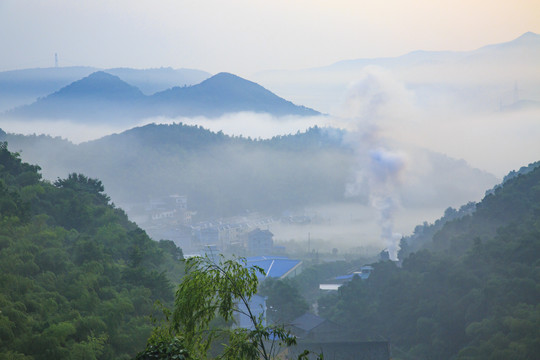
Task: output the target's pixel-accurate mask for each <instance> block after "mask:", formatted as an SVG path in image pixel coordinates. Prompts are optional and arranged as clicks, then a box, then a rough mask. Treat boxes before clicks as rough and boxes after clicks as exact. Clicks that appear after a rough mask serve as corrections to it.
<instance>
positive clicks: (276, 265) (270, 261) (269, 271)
mask: <svg viewBox="0 0 540 360" xmlns="http://www.w3.org/2000/svg"><path fill="white" fill-rule="evenodd" d="M246 261H247V266H250V267H251V266H255V265H256V266H259V267H260V268H262V269H263V270H264V272H265V273H266V277H265V276H263V275H259V276H258V277H259V280H263V279H264V278H278V279H280V278H282V277H284V276H285V275H287V273H289V272H290V271H291V270H293V269H294V268H295V267H297V266H298V265H300V264H301V263H302V261H300V260H293V259H289V258H288V257H286V256H254V257H249V258H247V259H246Z"/></svg>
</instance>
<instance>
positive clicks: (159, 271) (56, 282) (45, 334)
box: [0, 143, 183, 360]
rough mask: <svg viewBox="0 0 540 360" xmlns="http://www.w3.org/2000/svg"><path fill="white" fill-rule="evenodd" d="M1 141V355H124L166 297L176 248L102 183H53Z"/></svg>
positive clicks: (141, 340) (80, 179) (177, 270)
mask: <svg viewBox="0 0 540 360" xmlns="http://www.w3.org/2000/svg"><path fill="white" fill-rule="evenodd" d="M39 170H40V168H39V167H38V166H35V165H29V164H26V163H23V162H22V161H21V159H20V158H19V155H18V154H16V153H11V152H10V151H8V149H7V144H6V143H0V359H21V360H23V359H24V360H30V359H36V360H38V359H55V360H58V359H88V360H91V359H98V358H99V359H129V358H132V357H133V356H134V355H135V354H136V353H137V352H138V351H140V350H141V349H142V348H144V346H145V343H146V339H147V338H148V336H149V334H150V332H151V329H152V324H151V323H150V320H149V315H152V314H160V312H159V311H156V310H155V307H154V302H155V301H156V300H159V301H161V302H163V303H168V302H171V301H172V299H173V284H172V282H171V279H174V280H175V281H179V280H180V277H181V276H182V271H183V270H182V265H181V262H180V261H178V260H179V259H181V258H182V252H181V250H180V249H178V248H177V247H176V246H175V245H174V243H172V242H170V241H160V242H155V241H152V240H151V239H150V238H149V237H148V236H147V235H146V233H145V232H144V231H142V230H141V229H140V228H138V227H137V226H136V225H135V224H134V223H132V222H130V221H129V220H128V218H127V216H126V215H125V213H124V212H123V211H122V210H121V209H118V208H116V207H115V206H114V205H113V204H111V203H110V200H109V198H108V197H107V195H105V194H104V192H103V190H104V188H103V185H102V183H101V182H100V181H99V180H95V179H92V178H88V177H86V176H84V175H80V174H71V175H69V176H68V177H67V178H65V179H58V180H57V181H56V182H54V183H50V182H46V181H42V180H41V175H40V173H39Z"/></svg>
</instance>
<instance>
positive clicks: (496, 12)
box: [0, 0, 540, 76]
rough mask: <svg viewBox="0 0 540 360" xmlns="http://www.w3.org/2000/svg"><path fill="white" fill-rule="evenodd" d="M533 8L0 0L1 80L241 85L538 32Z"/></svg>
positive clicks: (422, 1)
mask: <svg viewBox="0 0 540 360" xmlns="http://www.w3.org/2000/svg"><path fill="white" fill-rule="evenodd" d="M539 15H540V2H539V1H538V0H513V1H508V0H468V1H462V0H437V1H434V0H416V1H404V0H385V1H373V0H370V1H364V0H355V1H346V0H332V1H324V0H228V1H223V0H152V1H147V0H107V1H105V0H92V1H89V0H80V1H73V0H47V1H39V0H0V48H1V49H2V56H0V71H5V70H13V69H21V68H34V67H51V66H54V64H55V62H54V56H55V53H56V54H58V62H59V65H60V66H76V65H86V66H95V67H101V68H110V67H133V68H156V67H162V66H163V67H168V66H171V67H174V68H194V69H200V70H205V71H208V72H210V73H218V72H221V71H227V72H232V73H235V74H238V75H240V76H249V75H250V74H253V73H256V72H258V71H263V70H269V69H300V68H311V67H318V66H324V65H329V64H331V63H334V62H337V61H340V60H344V59H355V58H373V57H386V56H398V55H402V54H405V53H407V52H410V51H414V50H419V49H421V50H473V49H476V48H479V47H481V46H483V45H486V44H491V43H500V42H504V41H509V40H512V39H514V38H516V37H518V36H520V35H521V34H523V33H525V32H527V31H532V32H536V33H540V21H538V19H539Z"/></svg>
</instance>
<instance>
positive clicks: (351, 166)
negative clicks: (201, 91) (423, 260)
mask: <svg viewBox="0 0 540 360" xmlns="http://www.w3.org/2000/svg"><path fill="white" fill-rule="evenodd" d="M346 138H347V133H346V132H344V131H342V130H337V129H331V128H319V127H316V128H312V129H310V130H308V131H306V132H305V133H297V134H295V135H288V136H278V137H274V138H272V139H269V140H252V139H247V138H240V137H230V136H227V135H224V134H223V133H221V132H218V133H216V132H210V131H208V130H205V129H203V128H201V127H197V126H186V125H183V124H172V125H156V124H150V125H146V126H143V127H136V128H133V129H130V130H128V131H125V132H122V133H120V134H114V135H110V136H106V137H103V138H101V139H98V140H94V141H89V142H86V143H81V144H79V145H74V144H72V143H70V142H69V141H67V140H62V139H59V138H51V137H48V136H43V135H42V136H35V135H34V136H22V135H14V134H6V133H3V132H2V131H0V141H7V142H8V146H9V148H10V149H13V150H16V151H21V154H22V158H23V159H24V160H25V161H28V162H30V163H39V164H41V166H42V168H43V174H44V176H45V177H46V178H48V179H55V178H57V177H65V176H66V174H68V173H69V172H73V171H77V172H81V173H84V174H86V175H87V176H91V177H97V178H99V179H102V181H103V182H104V184H105V186H106V189H107V193H108V194H110V195H111V197H112V199H113V201H115V202H116V203H120V204H125V203H132V202H137V201H146V200H148V199H150V198H152V197H158V196H166V195H170V194H182V195H186V196H187V197H188V199H189V202H190V208H191V209H193V210H196V211H197V212H198V213H199V215H200V216H202V217H203V218H204V217H207V216H230V215H236V214H240V213H243V212H245V211H246V210H250V211H260V212H263V213H265V212H266V213H277V214H279V213H280V212H281V211H284V210H287V209H302V208H304V207H306V206H315V205H327V204H332V203H340V202H342V203H351V202H357V203H361V204H365V203H366V202H367V201H368V200H367V199H368V198H369V191H370V186H369V184H367V183H361V184H359V185H360V187H359V189H358V193H357V194H356V195H354V196H353V197H349V196H348V195H347V190H346V189H347V187H348V184H350V183H351V182H354V181H356V171H357V170H365V171H367V170H368V169H367V168H366V169H364V168H359V164H358V161H359V159H358V157H359V156H361V155H359V154H357V153H355V151H354V149H352V148H351V146H356V145H353V144H351V143H350V142H348V140H346ZM410 155H411V157H412V158H414V159H415V161H414V163H412V162H411V164H410V165H409V166H408V167H407V169H406V172H405V173H404V174H402V175H401V177H402V178H403V179H402V181H401V184H400V185H399V186H397V187H396V192H397V194H396V196H397V197H398V198H399V201H398V202H399V203H401V204H402V205H403V206H404V207H405V208H406V209H418V208H437V207H441V208H442V209H444V208H446V207H447V206H449V205H460V204H462V203H465V202H467V201H470V200H473V199H475V198H478V197H479V196H480V195H482V194H483V192H484V190H485V189H488V188H491V187H492V186H493V185H494V184H495V183H497V179H496V178H495V177H494V176H493V175H491V174H489V173H486V172H483V171H480V170H478V169H474V168H471V167H470V166H469V165H467V164H466V163H465V162H464V161H462V160H456V159H451V158H449V157H447V156H444V155H442V154H437V153H433V152H430V151H426V150H424V149H410ZM417 222H418V220H415V224H416V223H417Z"/></svg>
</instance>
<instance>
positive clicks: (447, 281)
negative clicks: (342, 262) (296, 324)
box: [319, 168, 540, 360]
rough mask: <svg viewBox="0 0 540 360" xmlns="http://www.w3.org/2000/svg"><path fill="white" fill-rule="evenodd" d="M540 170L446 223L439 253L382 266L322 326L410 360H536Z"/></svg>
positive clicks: (350, 288)
mask: <svg viewBox="0 0 540 360" xmlns="http://www.w3.org/2000/svg"><path fill="white" fill-rule="evenodd" d="M539 204H540V168H536V169H534V170H532V171H530V172H528V173H526V174H524V175H518V176H517V177H514V178H512V179H510V180H508V181H506V182H505V183H504V184H503V185H502V186H501V187H499V188H497V190H495V192H494V193H491V194H489V195H487V196H486V197H485V198H484V199H483V200H482V202H480V203H479V204H478V205H477V210H476V211H475V212H472V213H470V212H469V214H467V215H465V214H462V215H464V216H462V217H460V218H456V219H454V220H453V221H448V222H446V223H445V224H444V225H443V226H442V228H440V230H439V231H438V232H437V233H436V234H435V236H434V237H433V243H432V246H431V249H432V250H426V249H424V250H421V251H417V252H414V253H412V254H410V255H409V256H407V257H405V258H404V259H402V260H403V262H402V266H401V267H398V266H396V264H395V263H392V262H383V261H381V262H378V263H376V264H373V267H374V270H373V272H372V274H371V276H370V277H369V279H368V280H367V281H362V280H360V279H356V280H355V279H353V281H351V282H350V283H348V284H346V285H344V286H343V287H342V288H340V290H339V293H337V294H335V295H331V296H327V297H324V298H323V299H321V300H320V301H319V311H320V312H321V314H322V315H323V316H327V317H330V318H331V319H332V320H334V321H336V322H339V323H340V324H343V325H344V326H349V327H350V331H351V332H352V333H353V334H357V336H359V337H363V338H367V339H378V338H381V337H383V338H387V339H392V345H393V346H394V349H396V350H399V353H400V354H401V355H403V357H404V358H411V359H413V358H418V359H462V360H465V359H467V360H476V359H479V360H480V359H524V360H525V359H533V358H536V357H537V356H536V355H537V353H538V349H539V346H540V341H539V339H540V306H539V305H538V299H540V287H539V286H538V276H539V273H540V262H539V256H540V255H539V254H540V226H539V222H538V220H539V218H540V206H539Z"/></svg>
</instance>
